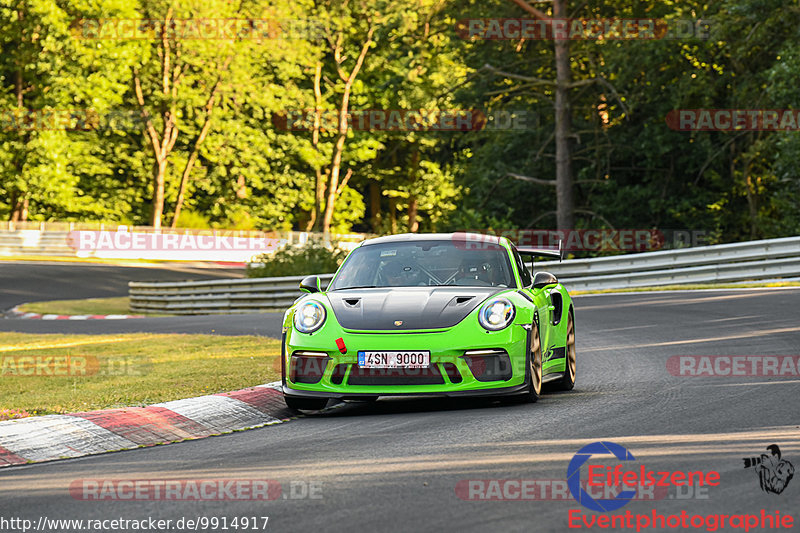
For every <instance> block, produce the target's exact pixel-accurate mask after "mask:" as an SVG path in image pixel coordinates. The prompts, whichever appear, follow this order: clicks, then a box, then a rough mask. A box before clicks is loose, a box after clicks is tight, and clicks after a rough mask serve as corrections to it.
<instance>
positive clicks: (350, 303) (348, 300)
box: [344, 298, 361, 307]
mask: <svg viewBox="0 0 800 533" xmlns="http://www.w3.org/2000/svg"><path fill="white" fill-rule="evenodd" d="M360 302H361V298H345V300H344V303H346V304H347V305H348V306H350V307H355V306H357V305H358V304H359V303H360Z"/></svg>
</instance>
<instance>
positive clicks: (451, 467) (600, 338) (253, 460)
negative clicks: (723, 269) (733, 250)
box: [0, 289, 800, 533]
mask: <svg viewBox="0 0 800 533" xmlns="http://www.w3.org/2000/svg"><path fill="white" fill-rule="evenodd" d="M798 308H800V289H780V290H736V291H703V292H694V293H686V292H674V293H672V292H671V293H636V294H624V295H598V296H586V297H578V298H577V299H576V320H577V325H578V341H577V346H578V358H579V359H578V384H577V385H576V387H575V390H573V391H572V392H568V393H553V394H549V395H546V396H545V397H544V398H543V399H542V400H540V401H539V402H538V403H537V404H523V405H501V404H499V403H496V402H491V401H486V400H480V401H478V400H457V401H456V400H441V399H426V400H402V399H400V400H398V399H381V400H380V401H378V402H377V403H374V404H356V403H350V404H345V405H344V406H343V407H340V408H338V409H333V410H331V411H329V412H327V413H326V414H322V415H312V416H308V417H305V418H301V419H298V420H294V421H291V422H289V423H286V424H281V425H278V426H274V427H267V428H263V429H257V430H251V431H245V432H241V433H235V434H231V435H226V436H220V437H212V438H209V439H205V440H199V441H190V442H184V443H180V444H175V445H170V446H160V447H153V448H147V449H138V450H132V451H126V452H118V453H112V454H107V455H102V456H94V457H84V458H81V459H73V460H66V461H58V462H54V463H47V464H37V465H26V466H20V467H12V468H7V469H3V470H2V471H0V517H5V518H9V517H17V518H28V519H32V520H34V522H35V521H36V520H38V518H39V517H42V516H45V517H48V518H83V519H87V518H92V519H112V518H120V517H121V518H128V519H142V518H147V517H155V518H163V519H172V520H177V519H180V518H181V517H186V518H197V517H201V516H205V517H227V518H228V519H229V520H231V519H232V518H234V517H244V516H258V517H261V516H268V517H269V522H268V527H267V530H268V531H281V532H283V531H297V532H307V531H326V532H327V531H342V532H348V533H353V532H361V531H369V532H371V531H533V532H547V531H565V530H567V526H568V519H569V517H568V512H569V511H570V510H577V509H583V508H582V507H580V506H579V505H578V504H577V503H576V502H575V501H573V500H571V499H569V500H566V501H564V500H561V501H530V500H528V501H500V502H498V501H465V500H463V499H461V498H460V497H459V495H458V494H457V492H456V486H457V484H458V483H459V482H460V481H462V482H463V480H480V479H516V480H520V479H522V480H552V479H561V480H563V479H564V478H565V477H566V469H567V465H568V463H569V461H570V459H571V457H572V456H573V454H575V452H576V451H577V450H578V449H580V448H581V447H582V446H583V445H585V444H588V443H590V442H594V441H598V440H607V441H612V442H616V443H618V444H621V445H623V446H625V447H626V448H627V449H628V450H629V451H630V452H631V453H632V454H633V455H634V456H635V457H636V460H637V461H638V462H641V463H643V464H645V465H646V467H647V469H648V470H657V471H661V470H680V471H696V470H703V471H706V472H708V471H712V470H713V471H718V472H719V473H720V475H721V481H720V484H719V485H718V486H714V487H707V488H706V489H707V492H704V493H700V494H699V495H697V494H694V497H693V498H689V499H684V496H686V495H687V493H686V492H684V493H678V492H676V490H677V489H674V488H672V489H669V493H668V495H666V496H665V497H664V499H661V500H657V501H632V502H630V503H629V504H628V505H626V506H625V507H624V508H622V509H621V510H620V511H617V513H622V512H624V511H628V510H629V511H631V512H633V513H651V512H652V511H653V509H656V510H657V512H658V513H661V514H668V513H676V514H679V513H680V512H681V511H684V510H685V511H687V512H688V513H690V514H695V513H697V514H701V515H710V514H713V513H724V514H737V513H748V512H749V513H758V512H760V511H761V510H766V511H767V512H774V511H776V510H778V511H780V512H782V513H790V514H791V513H796V512H797V508H798V505H797V504H798V500H799V499H800V479H797V478H798V475H800V474H798V475H796V476H795V478H796V479H794V481H791V482H790V483H789V485H788V487H787V488H786V490H785V491H784V492H783V493H782V494H780V495H777V494H769V493H766V492H763V491H762V490H761V489H760V488H759V482H758V478H757V475H756V473H755V472H754V471H753V470H752V469H749V470H746V469H744V468H743V463H742V458H744V457H752V456H758V455H760V454H761V453H767V452H766V450H765V447H766V446H768V445H771V444H778V445H779V446H780V448H781V451H782V452H783V457H784V459H786V460H788V461H790V462H792V463H793V464H794V465H796V467H800V429H799V428H798V426H800V416H798V407H800V399H798V382H799V380H798V379H797V378H794V379H792V378H775V377H737V378H730V377H728V378H725V377H715V378H709V377H677V376H673V375H671V374H670V373H669V372H668V371H667V369H666V361H667V359H668V358H669V357H670V356H673V355H743V356H749V355H764V354H772V355H796V354H798V352H800V324H798V320H797V317H798ZM164 320H165V321H170V320H176V319H164ZM239 320H241V319H240V318H239V317H218V318H217V328H216V329H217V333H226V332H229V331H232V330H235V329H236V327H237V326H236V324H237V323H238V321H239ZM6 322H9V321H6ZM17 322H19V321H17ZM109 327H116V325H114V324H111V325H110V326H109ZM259 331H260V332H262V333H263V334H265V335H270V334H273V333H274V332H273V331H272V329H271V328H269V327H265V329H259ZM602 464H606V465H608V466H613V465H614V464H616V463H615V462H614V461H611V460H606V461H603V462H602ZM585 468H586V467H584V469H585ZM584 475H585V474H584ZM86 478H92V479H100V480H107V479H115V480H120V479H137V480H150V479H180V480H200V479H237V478H242V479H252V478H258V479H270V480H276V481H279V482H281V483H282V484H283V486H284V494H285V495H286V497H280V498H278V499H276V500H274V501H267V502H263V501H204V502H197V501H172V500H170V501H104V502H96V501H83V500H80V499H75V498H73V497H72V496H71V495H70V492H69V486H70V484H71V483H73V482H75V481H76V480H80V479H86ZM310 482H316V483H321V484H322V485H321V486H322V488H321V491H320V493H319V495H320V496H321V498H318V499H309V498H305V499H303V498H300V499H294V498H293V497H292V496H297V495H300V496H302V492H303V491H302V490H299V489H298V490H296V491H295V493H294V494H293V493H292V491H291V490H289V488H290V486H291V484H292V483H294V486H295V487H298V488H299V487H302V486H304V484H308V483H310ZM306 486H307V485H306ZM463 496H465V497H466V496H467V495H463ZM583 511H585V512H586V513H587V515H589V516H592V515H593V513H591V512H590V511H587V510H586V509H583ZM611 514H614V513H611ZM795 518H797V517H795ZM259 527H260V525H259ZM202 529H203V528H200V530H202ZM175 530H176V531H178V530H177V529H175ZM598 530H600V529H599V528H597V527H595V528H594V529H593V531H598ZM657 530H660V528H658V529H657ZM704 530H705V529H701V530H698V531H704ZM723 530H725V531H742V529H733V528H730V527H726V528H724V529H723ZM634 531H635V529H634ZM650 531H652V529H651V530H650ZM671 531H675V529H671Z"/></svg>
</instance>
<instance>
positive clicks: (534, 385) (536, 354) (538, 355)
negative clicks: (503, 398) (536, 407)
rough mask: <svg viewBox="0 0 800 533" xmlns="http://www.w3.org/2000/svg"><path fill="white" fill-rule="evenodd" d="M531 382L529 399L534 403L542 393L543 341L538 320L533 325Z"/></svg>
mask: <svg viewBox="0 0 800 533" xmlns="http://www.w3.org/2000/svg"><path fill="white" fill-rule="evenodd" d="M529 360H530V363H529V365H528V366H529V367H530V368H529V370H528V372H529V373H530V382H529V383H528V394H527V395H526V399H527V401H529V402H531V403H533V402H536V401H538V400H539V397H540V396H541V395H542V343H541V342H540V340H539V326H538V324H536V321H534V322H533V324H532V325H531V353H530V356H529Z"/></svg>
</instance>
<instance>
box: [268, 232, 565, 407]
mask: <svg viewBox="0 0 800 533" xmlns="http://www.w3.org/2000/svg"><path fill="white" fill-rule="evenodd" d="M525 255H527V256H540V257H550V258H559V259H560V258H561V252H560V250H558V251H556V250H542V249H533V248H523V247H519V248H518V247H516V246H514V244H513V243H511V242H510V241H508V239H506V238H504V237H495V236H487V235H479V234H468V233H453V234H403V235H392V236H388V237H379V238H375V239H369V240H366V241H363V242H362V243H361V244H360V245H359V246H358V247H357V248H355V249H354V250H352V251H351V252H350V254H349V255H348V256H347V258H346V259H345V261H344V262H343V263H342V265H341V267H340V268H339V269H338V271H337V272H336V274H335V275H334V277H333V279H332V280H331V282H330V284H329V285H328V287H327V288H326V289H325V290H322V287H321V282H320V279H319V277H318V276H308V277H306V278H305V279H304V280H303V281H302V282H301V283H300V288H301V290H303V291H304V292H306V293H307V294H306V295H304V296H303V297H301V298H299V299H298V300H297V301H296V302H295V303H294V304H293V305H292V306H291V307H290V308H289V309H288V310H287V311H286V314H285V316H284V321H283V338H282V354H281V358H282V359H281V363H282V364H281V369H282V385H283V394H284V398H285V400H286V403H287V405H288V406H289V407H291V408H293V409H308V410H316V409H321V408H323V407H324V406H325V404H326V403H327V401H328V400H329V399H331V398H339V399H374V398H376V397H379V396H407V395H420V396H429V395H446V396H485V395H492V396H499V397H508V398H521V399H525V400H527V401H531V402H535V401H536V400H537V399H538V398H539V396H540V395H541V394H542V389H543V385H544V384H549V385H548V386H549V387H552V388H557V389H561V390H570V389H572V388H573V386H574V384H575V370H576V352H575V313H574V309H573V304H572V299H571V298H570V296H569V294H568V292H567V290H566V288H565V287H564V286H563V285H561V284H560V283H559V282H558V279H556V277H555V276H554V275H553V274H550V273H548V272H543V271H542V272H535V273H534V274H533V275H532V274H531V272H530V271H529V269H528V268H527V266H526V264H525V262H524V261H523V259H522V257H523V256H525Z"/></svg>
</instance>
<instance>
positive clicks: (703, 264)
mask: <svg viewBox="0 0 800 533" xmlns="http://www.w3.org/2000/svg"><path fill="white" fill-rule="evenodd" d="M536 270H547V271H549V272H552V273H553V274H555V275H556V276H558V277H559V280H560V281H562V282H563V283H564V284H565V285H566V286H567V288H568V289H569V290H571V291H577V290H597V289H619V288H627V287H658V286H663V285H680V284H690V283H720V282H733V281H745V280H762V279H770V278H784V277H793V276H800V237H789V238H785V239H771V240H764V241H752V242H745V243H738V244H723V245H717V246H703V247H697V248H686V249H682V250H671V251H661V252H647V253H641V254H629V255H621V256H614V257H601V258H595V259H573V260H568V261H564V262H561V263H559V262H554V261H547V262H542V263H538V262H537V263H536ZM332 276H333V275H332V274H324V275H322V276H320V277H321V278H322V280H323V284H327V283H328V282H330V279H331V277H332ZM303 277H304V276H288V277H281V278H252V279H242V280H213V281H184V282H178V283H175V282H166V283H164V282H131V283H130V284H129V287H130V288H129V291H130V297H131V311H133V312H148V311H149V312H163V313H174V314H187V315H189V314H220V313H225V314H227V313H252V312H258V311H269V310H282V309H286V308H287V307H288V306H290V305H291V304H292V303H293V302H294V301H295V300H296V299H297V298H298V297H299V296H301V294H302V293H301V292H300V290H299V289H298V284H299V283H300V280H301V279H303Z"/></svg>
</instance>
